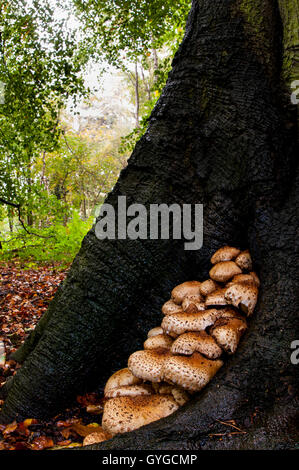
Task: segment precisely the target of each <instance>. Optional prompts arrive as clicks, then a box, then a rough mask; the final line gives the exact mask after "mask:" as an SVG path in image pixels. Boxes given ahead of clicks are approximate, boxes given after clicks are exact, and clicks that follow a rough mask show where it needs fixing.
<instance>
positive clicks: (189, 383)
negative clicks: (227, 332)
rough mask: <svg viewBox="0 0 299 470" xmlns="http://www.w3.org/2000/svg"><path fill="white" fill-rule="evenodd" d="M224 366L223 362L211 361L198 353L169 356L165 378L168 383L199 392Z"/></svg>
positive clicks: (165, 364)
mask: <svg viewBox="0 0 299 470" xmlns="http://www.w3.org/2000/svg"><path fill="white" fill-rule="evenodd" d="M222 365H223V362H222V361H221V360H219V359H217V360H216V361H211V360H210V359H206V358H205V357H203V356H202V355H201V354H199V353H197V352H196V353H194V354H192V356H169V357H168V359H167V360H166V361H165V363H164V377H165V380H166V381H167V382H170V383H173V384H176V385H179V386H180V387H182V388H184V389H186V390H189V391H191V392H198V391H199V390H201V389H202V388H203V387H204V386H205V385H207V383H208V382H209V381H210V380H211V379H212V377H213V376H214V375H215V374H216V372H217V371H218V370H219V369H220V367H221V366H222Z"/></svg>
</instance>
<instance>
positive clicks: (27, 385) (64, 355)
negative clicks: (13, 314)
mask: <svg viewBox="0 0 299 470" xmlns="http://www.w3.org/2000/svg"><path fill="white" fill-rule="evenodd" d="M245 4H246V5H245ZM244 6H247V7H250V8H249V10H248V11H247V10H244ZM257 17H258V18H260V21H256V22H255V21H253V19H254V18H255V19H257ZM281 58H282V24H281V18H280V15H279V10H278V6H277V5H276V3H275V2H272V1H270V0H266V1H265V0H247V1H246V2H245V0H244V1H240V0H239V1H237V0H230V1H229V0H214V1H213V2H211V1H210V0H194V1H193V6H192V10H191V12H190V15H189V19H188V24H187V29H186V35H185V38H184V40H183V43H182V45H181V47H180V49H179V51H178V52H177V54H176V57H175V59H174V62H173V70H172V72H171V73H170V76H169V79H168V82H167V85H166V87H165V89H164V91H163V93H162V96H161V98H160V100H159V102H158V104H157V105H156V108H155V109H154V111H153V113H152V116H151V118H150V121H149V127H148V130H147V132H146V133H145V135H144V136H143V137H142V139H141V140H140V141H139V142H138V144H137V145H136V148H135V150H134V152H133V154H132V156H131V159H130V161H129V165H128V167H127V168H126V169H125V170H123V171H122V173H121V175H120V178H119V180H118V183H117V185H116V186H115V188H114V190H113V192H112V193H111V194H110V195H109V196H108V198H107V201H106V202H109V203H111V204H113V205H115V206H116V204H117V197H118V196H120V195H126V196H127V202H128V204H130V203H132V202H138V203H142V204H145V205H146V206H149V204H151V203H167V204H171V203H179V204H183V203H191V204H195V203H203V204H204V245H203V248H202V249H201V250H199V251H198V252H192V251H189V252H188V251H184V246H183V244H184V243H183V241H179V240H174V241H173V240H157V241H154V240H136V241H131V240H115V241H111V240H110V241H108V240H106V241H98V240H97V239H96V237H95V234H94V230H91V231H90V232H89V233H88V235H87V236H86V237H85V239H84V241H83V243H82V248H81V250H80V252H79V253H78V255H77V257H76V259H75V261H74V263H73V265H72V268H71V270H70V273H69V275H68V277H67V279H66V281H65V282H64V283H63V285H62V286H61V288H60V289H59V291H58V293H57V295H56V297H55V299H54V301H53V302H52V303H51V305H50V307H49V310H48V312H47V313H46V315H45V316H44V317H43V318H42V320H41V322H40V324H39V325H38V327H37V329H36V331H35V333H34V334H33V335H32V336H31V337H30V338H29V340H28V341H27V343H25V345H24V347H23V348H22V349H21V350H20V351H19V353H18V354H17V356H18V358H19V359H26V360H25V362H24V365H23V367H22V368H21V370H20V372H18V374H17V375H16V376H15V378H14V379H13V381H12V383H11V384H10V387H9V392H8V396H7V399H6V403H5V405H4V407H3V410H2V414H1V421H2V422H8V421H11V420H12V419H14V418H16V417H17V419H23V418H24V417H28V416H29V417H39V418H41V417H42V418H45V417H47V416H50V415H53V414H55V413H57V411H59V410H60V409H62V408H63V407H64V406H65V405H66V404H68V405H69V404H70V402H71V400H72V399H73V398H74V396H75V394H77V393H82V392H83V391H84V390H86V389H92V388H93V387H95V386H99V387H100V386H102V385H103V384H104V382H105V381H106V379H107V378H108V377H109V376H110V375H111V373H112V372H114V371H115V370H117V369H118V368H120V367H124V366H125V365H126V362H127V358H128V356H129V354H130V353H132V352H133V351H136V350H137V349H139V348H141V347H142V343H143V341H144V339H145V337H146V333H147V331H148V330H149V329H150V328H152V327H154V326H156V325H158V324H160V323H161V318H162V316H161V313H160V308H161V304H162V303H163V302H164V301H165V300H167V298H169V293H170V290H171V289H172V287H173V286H174V285H176V284H178V283H179V282H183V281H185V280H187V279H198V280H204V279H205V278H206V277H207V275H208V270H209V258H210V256H211V254H212V253H213V252H214V251H215V250H216V249H217V248H219V247H220V246H222V245H224V244H232V245H237V246H240V247H241V248H243V247H249V249H250V251H251V253H252V256H253V261H254V265H255V267H256V269H257V271H258V273H259V276H260V278H261V283H262V284H261V290H260V298H259V303H258V306H257V309H256V312H255V314H254V317H253V318H252V320H251V321H250V328H249V331H248V332H247V334H246V336H245V337H244V339H243V341H242V344H241V346H240V348H239V350H238V352H237V354H236V355H235V356H234V357H232V358H230V359H229V360H228V361H227V363H226V365H225V366H224V367H223V368H222V370H221V371H220V372H219V373H218V374H217V376H216V377H215V378H214V379H213V381H212V382H211V383H210V385H209V386H208V387H207V388H206V389H205V390H204V391H203V392H202V393H201V394H200V395H199V396H197V397H196V398H195V399H194V400H193V401H192V402H190V403H189V404H187V405H186V406H185V407H183V408H181V409H180V410H179V411H178V412H176V413H175V414H174V415H172V416H170V417H168V418H167V419H164V420H161V421H159V422H156V423H153V424H152V425H149V426H146V427H144V428H141V429H140V430H138V431H136V432H132V433H129V434H125V435H122V436H118V437H115V438H114V439H113V440H111V441H107V442H106V443H103V444H100V445H97V446H95V447H94V448H97V449H116V448H121V449H140V448H143V449H162V448H163V449H198V448H203V449H204V448H209V449H210V448H272V449H273V448H292V447H294V445H295V444H294V442H295V440H296V432H295V425H294V422H295V411H296V399H295V391H296V385H297V384H296V381H295V368H296V366H295V365H293V364H292V363H291V361H290V355H291V352H292V351H291V349H290V344H291V342H292V341H293V340H295V339H298V337H299V336H298V331H297V330H296V295H295V294H296V277H297V272H296V258H295V247H296V197H297V195H298V171H297V166H296V165H297V162H296V156H297V154H298V147H297V145H298V144H297V126H296V117H297V115H296V107H295V106H291V105H290V100H289V96H288V95H286V94H285V89H284V86H283V84H282V81H281V79H280V72H281V66H282V60H281ZM296 189H297V192H296ZM7 388H8V387H7ZM253 414H255V417H253V418H252V419H251V417H252V416H253ZM228 419H235V420H236V421H237V423H238V424H239V425H240V426H241V427H243V428H244V429H245V430H246V431H247V434H242V435H239V436H237V435H234V437H225V438H224V439H223V440H222V441H220V440H218V439H217V438H213V437H209V436H210V434H214V433H215V432H219V431H222V430H223V429H224V430H225V431H227V427H224V428H223V425H221V424H220V423H219V422H218V421H217V420H228Z"/></svg>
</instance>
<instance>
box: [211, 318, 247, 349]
mask: <svg viewBox="0 0 299 470" xmlns="http://www.w3.org/2000/svg"><path fill="white" fill-rule="evenodd" d="M246 329H247V325H246V322H245V320H244V319H241V318H240V319H239V318H228V319H225V318H221V319H220V320H217V321H216V322H215V325H214V326H213V327H212V328H211V329H210V334H211V336H212V337H213V338H214V339H215V340H216V341H217V343H218V344H219V346H221V347H222V349H224V351H226V352H227V353H228V354H233V353H234V352H236V349H237V347H238V344H239V341H240V339H241V336H242V335H243V333H244V332H245V331H246Z"/></svg>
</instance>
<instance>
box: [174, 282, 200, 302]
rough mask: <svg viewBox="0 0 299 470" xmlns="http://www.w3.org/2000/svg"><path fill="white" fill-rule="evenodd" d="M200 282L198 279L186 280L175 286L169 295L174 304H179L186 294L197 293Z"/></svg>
mask: <svg viewBox="0 0 299 470" xmlns="http://www.w3.org/2000/svg"><path fill="white" fill-rule="evenodd" d="M200 284H201V283H200V282H198V281H187V282H183V284H179V285H178V286H176V287H175V288H174V289H173V290H172V292H171V297H172V299H173V301H174V302H175V303H176V304H181V303H182V302H183V300H184V298H185V297H186V295H196V294H199V293H200V292H199V288H200Z"/></svg>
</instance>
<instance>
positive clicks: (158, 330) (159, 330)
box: [147, 326, 164, 338]
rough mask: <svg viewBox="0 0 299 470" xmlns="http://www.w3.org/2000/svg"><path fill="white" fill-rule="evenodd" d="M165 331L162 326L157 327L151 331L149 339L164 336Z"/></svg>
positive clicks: (148, 335)
mask: <svg viewBox="0 0 299 470" xmlns="http://www.w3.org/2000/svg"><path fill="white" fill-rule="evenodd" d="M163 333H164V331H163V329H162V327H161V326H156V327H155V328H152V329H151V330H149V332H148V334H147V337H148V338H152V337H153V336H158V335H163Z"/></svg>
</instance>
